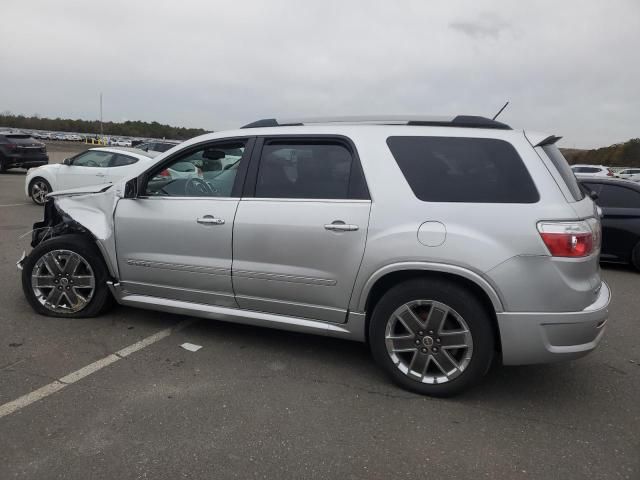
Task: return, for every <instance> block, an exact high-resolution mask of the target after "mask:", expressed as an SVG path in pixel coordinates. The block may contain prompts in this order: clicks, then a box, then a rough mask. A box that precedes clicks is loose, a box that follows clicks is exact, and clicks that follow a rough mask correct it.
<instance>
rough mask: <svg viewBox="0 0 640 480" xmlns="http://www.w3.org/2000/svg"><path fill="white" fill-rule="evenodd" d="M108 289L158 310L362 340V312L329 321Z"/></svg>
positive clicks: (113, 285)
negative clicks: (341, 321) (345, 318)
mask: <svg viewBox="0 0 640 480" xmlns="http://www.w3.org/2000/svg"><path fill="white" fill-rule="evenodd" d="M107 284H108V286H109V289H110V290H111V293H112V294H113V296H114V297H115V299H116V301H117V302H118V303H119V304H121V305H126V306H130V307H139V308H146V309H149V310H157V311H160V312H168V313H176V314H180V315H191V316H194V317H200V318H209V319H212V320H221V321H224V322H231V323H240V324H243V325H254V326H257V327H267V328H275V329H280V330H288V331H291V332H302V333H312V334H315V335H324V336H327V337H336V338H343V339H347V340H354V341H358V342H364V341H365V340H366V334H365V314H364V313H357V312H350V313H349V314H348V320H347V323H341V324H336V323H330V322H322V321H317V320H309V319H306V318H299V317H291V316H287V315H276V314H272V313H265V312H258V311H254V310H241V309H238V308H231V307H222V306H218V305H205V304H201V303H193V302H184V301H180V300H170V299H166V298H159V297H151V296H147V295H137V294H131V293H127V292H125V291H123V290H122V288H121V286H120V284H119V283H114V282H107Z"/></svg>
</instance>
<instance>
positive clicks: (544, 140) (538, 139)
mask: <svg viewBox="0 0 640 480" xmlns="http://www.w3.org/2000/svg"><path fill="white" fill-rule="evenodd" d="M523 133H524V136H525V138H526V139H527V140H528V141H529V143H530V144H531V146H533V147H544V146H545V145H553V144H554V143H556V142H557V141H558V140H560V139H561V138H562V137H556V136H555V135H549V134H548V133H541V132H529V131H525V132H523Z"/></svg>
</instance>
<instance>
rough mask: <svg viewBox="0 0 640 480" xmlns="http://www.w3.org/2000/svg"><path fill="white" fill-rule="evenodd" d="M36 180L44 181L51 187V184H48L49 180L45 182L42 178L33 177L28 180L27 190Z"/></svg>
mask: <svg viewBox="0 0 640 480" xmlns="http://www.w3.org/2000/svg"><path fill="white" fill-rule="evenodd" d="M36 180H44V181H45V182H47V185H49V186H51V184H50V183H49V180H47V179H46V178H44V177H33V178H32V179H31V180H29V190H31V185H33V182H35V181H36Z"/></svg>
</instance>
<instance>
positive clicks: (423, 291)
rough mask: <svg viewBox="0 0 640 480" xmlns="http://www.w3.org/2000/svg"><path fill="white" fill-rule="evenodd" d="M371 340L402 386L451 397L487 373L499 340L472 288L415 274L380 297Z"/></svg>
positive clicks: (377, 356) (376, 355)
mask: <svg viewBox="0 0 640 480" xmlns="http://www.w3.org/2000/svg"><path fill="white" fill-rule="evenodd" d="M369 344H370V347H371V352H372V354H373V356H374V358H375V359H376V361H377V363H378V364H380V366H382V367H383V368H384V369H385V370H386V372H387V373H388V374H389V375H390V376H391V378H392V379H393V380H394V381H395V382H396V383H398V384H399V385H400V386H401V387H403V388H405V389H407V390H411V391H413V392H416V393H420V394H423V395H432V396H436V397H446V396H451V395H455V394H457V393H459V392H461V391H463V390H466V389H467V388H469V387H471V386H472V385H473V384H475V383H476V382H478V381H479V380H480V379H481V378H482V377H483V376H484V374H485V373H486V372H487V370H488V369H489V366H490V365H491V361H492V359H493V354H494V346H495V340H494V332H493V327H492V321H491V317H490V315H489V313H488V311H487V309H486V307H485V306H484V304H483V303H482V302H481V301H480V300H479V299H478V298H477V297H476V295H475V294H474V293H473V292H471V291H469V290H468V289H466V288H464V287H463V286H461V285H459V284H457V283H455V282H452V281H449V280H447V279H438V280H436V279H416V280H409V281H406V282H403V283H401V284H399V285H397V286H395V287H393V288H391V289H390V290H389V291H388V292H387V293H385V294H384V295H383V297H382V298H381V299H380V301H379V302H378V304H377V305H376V307H375V309H374V311H373V314H372V316H371V321H370V324H369Z"/></svg>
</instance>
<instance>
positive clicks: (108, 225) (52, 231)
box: [17, 186, 120, 278]
mask: <svg viewBox="0 0 640 480" xmlns="http://www.w3.org/2000/svg"><path fill="white" fill-rule="evenodd" d="M110 187H111V186H107V187H104V188H101V189H99V190H97V191H96V192H85V191H67V192H55V193H53V194H50V195H49V196H48V199H47V202H46V203H45V206H44V220H42V221H41V222H36V223H34V224H33V230H32V232H31V247H32V248H35V247H37V246H38V245H40V244H41V243H42V242H45V241H47V240H49V239H51V238H54V237H60V236H62V235H68V234H80V235H85V236H87V238H88V239H90V241H92V242H93V243H95V244H96V245H97V247H98V249H99V250H100V252H101V253H102V256H103V258H104V261H105V263H106V265H107V268H108V270H109V273H110V274H111V276H112V278H118V272H117V263H116V253H115V241H114V238H113V231H114V230H113V214H114V211H115V207H116V204H117V202H118V200H119V198H120V189H118V188H110ZM26 258H27V255H26V253H24V254H23V255H22V258H21V259H20V260H19V261H18V263H17V266H18V268H19V269H22V265H23V263H24V261H25V259H26Z"/></svg>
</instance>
